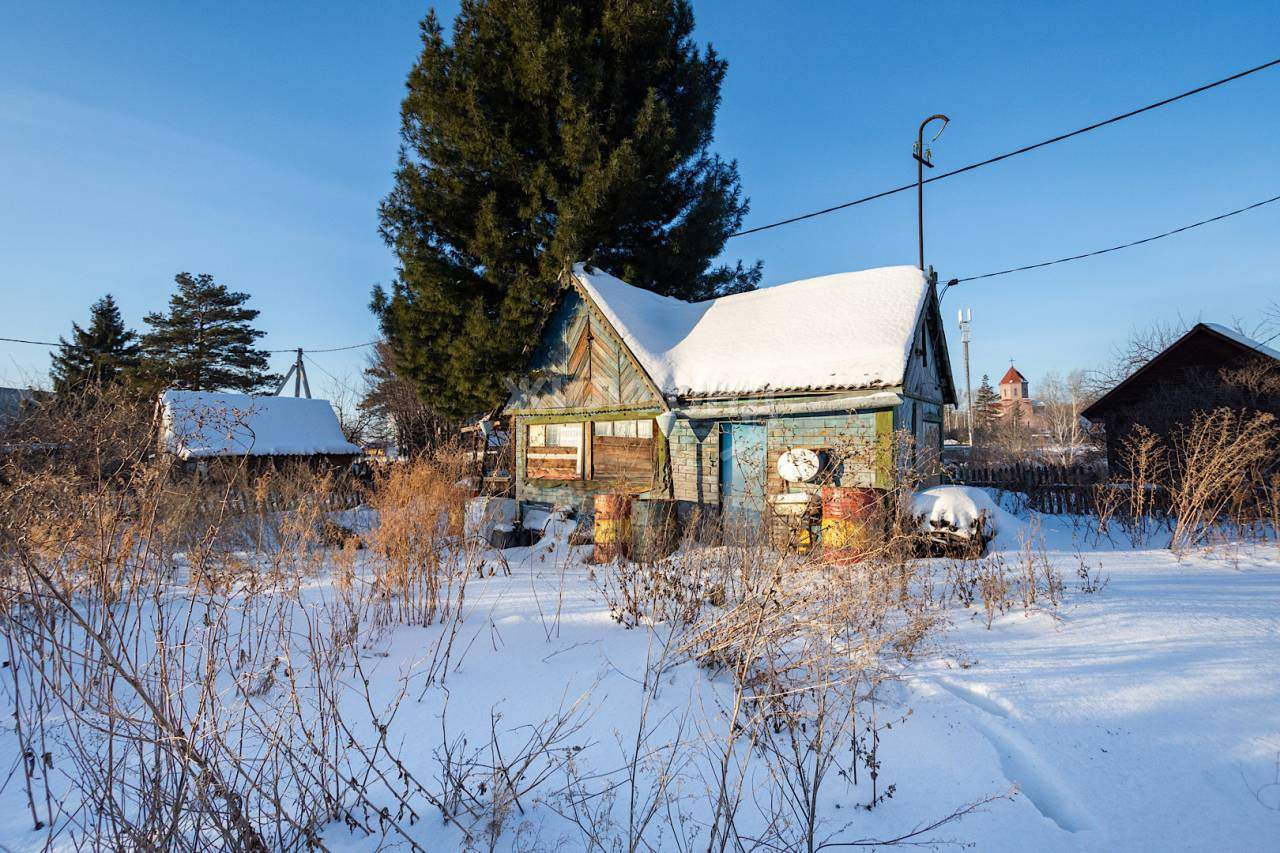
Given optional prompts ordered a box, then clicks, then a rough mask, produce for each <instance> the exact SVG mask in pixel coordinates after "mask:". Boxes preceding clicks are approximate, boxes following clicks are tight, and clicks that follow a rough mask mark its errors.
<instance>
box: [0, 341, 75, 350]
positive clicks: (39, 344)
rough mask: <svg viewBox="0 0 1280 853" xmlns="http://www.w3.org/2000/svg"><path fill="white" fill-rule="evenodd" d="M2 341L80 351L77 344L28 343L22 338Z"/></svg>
mask: <svg viewBox="0 0 1280 853" xmlns="http://www.w3.org/2000/svg"><path fill="white" fill-rule="evenodd" d="M0 341H5V342H7V343H11V344H35V345H36V346H38V347H61V346H68V347H71V348H72V349H79V347H77V346H76V345H75V344H61V343H57V344H55V343H53V342H52V341H28V340H24V339H22V338H0Z"/></svg>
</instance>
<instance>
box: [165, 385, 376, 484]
mask: <svg viewBox="0 0 1280 853" xmlns="http://www.w3.org/2000/svg"><path fill="white" fill-rule="evenodd" d="M159 414H160V426H161V444H162V448H163V449H164V451H165V452H167V453H169V454H172V455H173V456H174V457H175V458H176V459H177V460H179V461H180V462H181V463H184V467H186V468H190V469H192V470H197V469H198V470H201V471H206V470H209V469H210V467H211V466H213V467H216V465H217V464H225V463H227V462H232V463H234V464H236V465H237V466H241V467H243V468H245V469H247V470H249V471H250V472H261V471H263V470H268V469H272V468H276V467H279V466H280V465H281V464H282V463H286V462H290V461H292V462H295V463H298V462H300V463H305V464H307V465H309V466H311V467H328V468H337V469H340V468H345V467H347V466H349V465H350V464H351V463H352V462H353V461H354V460H355V459H356V458H357V457H358V456H359V455H360V448H359V447H358V446H357V445H355V444H352V443H351V442H350V441H347V439H346V437H345V436H344V435H343V434H342V428H341V426H340V425H339V423H338V417H337V415H336V414H334V411H333V407H332V406H330V405H329V401H328V400H312V399H305V398H301V397H265V396H264V397H259V396H251V395H246V394H223V393H217V392H211V391H176V390H171V391H165V392H164V393H163V394H162V395H161V396H160V404H159Z"/></svg>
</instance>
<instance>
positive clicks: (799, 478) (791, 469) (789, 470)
mask: <svg viewBox="0 0 1280 853" xmlns="http://www.w3.org/2000/svg"><path fill="white" fill-rule="evenodd" d="M821 467H822V459H821V458H820V457H819V456H818V454H817V452H816V451H813V450H809V449H807V448H804V447H796V448H793V449H792V450H788V451H787V452H786V453H783V454H782V455H781V456H779V457H778V476H780V477H781V478H782V479H784V480H786V481H787V482H788V483H807V482H809V481H810V480H812V479H813V478H814V477H816V476H818V470H819V469H820V468H821Z"/></svg>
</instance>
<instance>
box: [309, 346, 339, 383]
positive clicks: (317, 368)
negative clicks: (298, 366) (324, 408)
mask: <svg viewBox="0 0 1280 853" xmlns="http://www.w3.org/2000/svg"><path fill="white" fill-rule="evenodd" d="M302 357H303V358H305V359H306V360H307V361H309V362H311V364H312V365H313V366H314V367H315V368H316V370H319V371H320V372H321V373H323V374H324V375H325V376H328V377H329V378H330V379H332V380H333V381H334V382H336V383H338V384H339V385H341V384H342V380H341V379H339V378H338V377H336V376H334V375H333V374H332V373H330V372H329V371H327V370H325V369H324V366H323V365H322V364H320V362H318V361H316V360H315V359H314V358H312V357H311V356H309V355H307V353H306V350H303V352H302Z"/></svg>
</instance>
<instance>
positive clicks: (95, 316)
mask: <svg viewBox="0 0 1280 853" xmlns="http://www.w3.org/2000/svg"><path fill="white" fill-rule="evenodd" d="M58 340H59V341H60V342H61V346H60V347H59V349H58V351H57V352H56V353H54V356H53V368H52V369H51V370H50V371H49V378H50V379H51V380H52V381H53V390H54V392H55V393H57V394H59V395H63V394H68V393H77V392H79V391H82V390H85V389H86V388H88V387H90V386H93V387H102V386H106V385H111V384H113V383H116V382H120V381H122V380H124V379H125V378H127V377H128V376H129V375H131V374H132V372H133V371H134V370H135V369H136V368H137V366H138V360H139V351H138V342H137V340H138V336H137V335H136V334H134V332H133V331H131V330H130V329H126V328H125V325H124V319H123V318H122V317H121V316H120V308H119V307H118V306H117V305H116V301H115V299H114V298H112V296H111V294H110V293H108V294H107V295H106V296H104V297H102V298H101V299H99V300H98V301H97V302H95V303H93V305H92V306H90V308H89V326H88V328H83V329H82V328H81V327H80V325H79V324H78V323H72V324H71V340H69V341H68V340H67V339H66V338H58Z"/></svg>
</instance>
